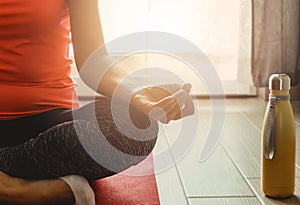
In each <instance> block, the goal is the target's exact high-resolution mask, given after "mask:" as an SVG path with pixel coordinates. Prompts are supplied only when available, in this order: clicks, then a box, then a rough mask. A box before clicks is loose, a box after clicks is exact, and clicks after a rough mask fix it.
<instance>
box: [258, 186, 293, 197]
mask: <svg viewBox="0 0 300 205" xmlns="http://www.w3.org/2000/svg"><path fill="white" fill-rule="evenodd" d="M263 192H264V194H265V195H266V196H267V197H270V198H277V199H278V198H279V199H284V198H289V197H291V196H293V194H294V186H291V187H284V188H274V187H264V188H263Z"/></svg>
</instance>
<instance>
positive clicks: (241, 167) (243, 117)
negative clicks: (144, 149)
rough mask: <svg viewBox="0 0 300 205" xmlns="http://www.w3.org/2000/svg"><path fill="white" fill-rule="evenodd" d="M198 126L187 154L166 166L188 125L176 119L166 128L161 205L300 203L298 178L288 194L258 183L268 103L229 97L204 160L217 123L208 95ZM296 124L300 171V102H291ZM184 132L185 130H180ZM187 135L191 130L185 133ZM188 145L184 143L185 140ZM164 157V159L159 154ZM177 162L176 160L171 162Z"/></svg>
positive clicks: (159, 163) (157, 160)
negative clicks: (280, 196)
mask: <svg viewBox="0 0 300 205" xmlns="http://www.w3.org/2000/svg"><path fill="white" fill-rule="evenodd" d="M197 104H198V106H199V113H198V115H199V120H200V122H199V126H198V130H197V132H196V135H195V136H196V138H195V139H196V141H195V142H194V143H193V144H192V146H191V148H190V149H188V150H187V151H188V153H187V154H186V155H185V156H184V158H183V159H181V160H178V162H177V163H176V165H174V166H171V168H168V169H165V170H163V169H162V168H163V167H168V166H163V165H164V162H165V165H167V162H170V161H171V162H172V161H173V162H174V159H175V158H179V157H178V153H177V150H178V147H177V148H172V149H168V147H170V145H171V147H175V146H173V145H175V144H176V140H177V139H178V138H176V137H177V136H179V131H180V130H181V129H182V127H183V126H186V125H184V123H183V122H180V121H178V122H173V123H171V124H169V125H167V126H165V127H164V129H162V131H161V132H160V136H159V141H158V144H157V147H156V149H155V151H154V164H155V168H156V171H157V174H156V180H157V184H158V188H159V196H160V200H161V204H163V205H169V204H170V205H177V204H178V205H185V204H192V205H197V204H199V205H200V204H203V205H210V204H213V205H218V204H222V205H223V204H224V205H227V204H228V205H235V204H237V205H244V204H245V205H258V204H265V205H269V204H275V205H277V204H293V205H297V204H299V205H300V178H297V179H296V192H295V196H293V197H292V198H289V199H285V200H273V199H270V198H266V197H265V196H264V195H263V193H262V192H261V188H260V177H261V174H260V172H261V170H260V154H261V127H262V122H263V117H264V112H265V107H266V103H265V102H264V101H262V100H259V99H256V98H243V99H228V100H227V101H226V118H225V123H224V129H223V133H222V138H221V140H220V143H219V144H218V146H217V148H216V149H215V151H214V152H213V154H212V155H211V156H210V158H209V159H207V160H206V161H204V162H199V155H200V150H201V149H202V145H203V142H204V141H205V139H206V136H207V133H208V132H209V130H210V129H213V128H214V123H212V108H211V103H210V101H209V100H198V101H197ZM293 109H294V113H295V119H296V127H297V136H298V137H297V156H298V157H297V168H296V175H297V177H300V102H293ZM180 136H181V135H180ZM187 137H188V136H187ZM183 146H184V145H183ZM162 157H164V159H163V160H162V159H161V158H162ZM173 164H174V163H173Z"/></svg>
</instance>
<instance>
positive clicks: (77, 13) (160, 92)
mask: <svg viewBox="0 0 300 205" xmlns="http://www.w3.org/2000/svg"><path fill="white" fill-rule="evenodd" d="M69 7H70V15H71V32H72V41H73V47H74V54H75V61H76V64H77V69H78V71H80V69H81V68H82V66H83V64H84V62H85V61H86V59H87V58H88V57H89V56H90V55H91V54H92V53H93V52H94V51H95V50H96V49H97V48H99V47H102V46H104V37H103V32H102V27H101V22H100V15H99V9H98V0H69ZM102 51H103V53H102V55H100V57H99V58H101V59H99V60H100V61H99V62H102V61H103V62H104V63H103V64H104V65H107V64H109V61H110V57H109V56H108V54H107V52H106V50H105V49H102ZM101 64H102V63H101ZM105 67H106V66H104V67H103V66H101V65H99V66H98V65H96V66H94V67H91V68H88V69H106V68H105ZM84 69H86V68H84ZM99 71H100V72H97V71H95V70H94V71H88V73H89V74H88V75H87V76H81V77H83V78H84V79H83V80H84V81H85V83H86V84H87V85H89V86H90V87H91V88H93V89H94V90H96V91H97V92H98V93H100V94H102V95H105V96H107V97H110V98H111V97H112V95H113V93H114V91H115V89H116V88H117V87H118V86H119V85H120V83H121V81H122V79H124V78H125V77H127V75H128V73H127V72H126V71H125V70H124V69H121V68H120V67H117V66H112V67H111V68H110V69H109V70H107V71H106V72H105V71H101V70H99ZM103 72H105V74H104V75H103V76H102V79H101V81H100V83H99V85H98V84H97V82H96V83H95V82H92V81H97V80H95V78H93V75H95V74H96V75H97V73H103ZM85 73H86V71H85ZM130 84H131V85H128V86H127V85H126V84H122V85H121V86H120V87H122V91H124V92H122V93H123V94H124V97H130V98H131V97H132V98H131V101H130V102H131V104H132V105H134V106H135V107H137V108H138V109H140V110H141V111H142V112H143V113H145V114H147V115H149V114H150V112H151V110H153V108H160V109H156V112H153V113H154V115H155V116H152V117H153V118H155V119H157V120H159V121H161V122H164V123H167V122H169V121H170V120H176V119H179V118H181V117H184V116H187V115H191V114H193V112H194V107H193V103H192V99H191V96H190V95H189V91H190V88H191V86H190V85H189V84H186V85H184V86H180V85H176V84H175V85H168V86H167V87H168V89H165V87H164V86H151V87H148V88H144V89H141V90H139V91H138V92H136V93H134V91H133V90H138V84H139V83H138V82H134V83H133V84H134V85H136V88H135V89H132V83H130ZM170 90H172V92H169V91H170ZM121 98H122V97H121ZM161 109H162V110H164V112H157V111H158V110H161ZM153 113H152V114H153Z"/></svg>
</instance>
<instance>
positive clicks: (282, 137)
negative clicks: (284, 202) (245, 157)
mask: <svg viewBox="0 0 300 205" xmlns="http://www.w3.org/2000/svg"><path fill="white" fill-rule="evenodd" d="M269 89H270V95H269V102H268V106H267V110H266V114H265V119H264V124H263V132H262V191H263V192H264V194H265V195H266V196H269V197H274V198H286V197H289V196H291V195H293V193H294V189H295V150H296V130H295V121H294V115H293V111H292V107H291V103H290V94H289V90H290V78H289V76H288V75H285V74H274V75H271V76H270V79H269Z"/></svg>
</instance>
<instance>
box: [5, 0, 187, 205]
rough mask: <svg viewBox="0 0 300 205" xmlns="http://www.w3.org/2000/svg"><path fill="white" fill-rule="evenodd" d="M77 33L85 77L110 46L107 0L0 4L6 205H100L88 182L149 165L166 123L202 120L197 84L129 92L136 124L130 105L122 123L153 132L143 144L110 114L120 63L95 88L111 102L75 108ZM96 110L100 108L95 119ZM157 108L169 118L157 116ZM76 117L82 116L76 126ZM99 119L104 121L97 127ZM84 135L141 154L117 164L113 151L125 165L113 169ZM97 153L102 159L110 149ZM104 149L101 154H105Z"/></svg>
mask: <svg viewBox="0 0 300 205" xmlns="http://www.w3.org/2000/svg"><path fill="white" fill-rule="evenodd" d="M116 15H117V14H116ZM70 32H71V33H72V43H73V46H74V54H75V60H76V64H77V68H78V70H79V71H80V69H81V68H82V65H83V64H84V62H85V61H86V59H87V58H88V57H89V56H90V55H91V53H92V52H93V51H95V50H96V49H97V48H99V47H100V46H103V45H104V40H103V34H102V28H101V23H100V18H99V13H98V0H89V1H86V0H45V1H40V0H1V1H0V132H1V139H0V147H1V148H0V170H1V171H2V172H0V202H1V204H3V203H8V204H74V202H76V204H78V205H80V204H94V199H93V192H92V190H91V188H90V187H89V184H88V182H87V181H90V180H94V179H99V178H103V177H107V176H110V175H113V174H115V173H118V172H120V171H122V170H124V169H127V168H128V167H130V166H132V165H134V164H136V163H138V162H140V161H141V160H142V159H144V158H145V157H146V156H147V155H148V154H149V153H150V152H151V151H152V149H153V147H154V145H155V142H156V134H157V124H156V121H161V122H163V123H168V122H169V121H170V120H176V119H180V118H182V117H183V115H182V113H183V112H184V113H185V115H190V114H192V113H193V103H192V102H191V97H190V96H189V94H188V93H189V90H190V85H189V84H186V85H184V86H180V85H167V87H168V89H165V88H164V86H152V87H147V88H143V89H140V90H139V91H138V92H133V91H132V90H130V89H127V88H126V84H125V85H122V86H123V87H124V89H123V90H124V96H132V98H131V100H130V119H128V118H126V114H124V113H123V111H122V110H123V109H122V108H117V109H119V110H118V112H117V113H118V114H119V116H118V118H119V119H121V121H122V122H124V124H125V125H126V126H127V124H126V123H131V121H132V122H133V124H134V125H135V126H137V127H139V128H140V129H145V130H147V131H145V132H143V133H144V134H140V132H138V136H137V137H138V138H140V139H141V140H140V141H137V140H132V138H128V137H126V136H125V135H124V134H122V133H121V132H119V131H118V129H117V128H116V125H115V122H114V120H113V117H112V114H111V112H112V111H111V109H110V107H111V106H110V105H111V102H110V99H111V97H112V95H113V92H114V90H115V89H116V88H117V86H118V85H119V84H120V81H121V79H122V78H123V77H124V76H127V73H124V71H123V70H122V69H119V68H118V67H116V66H115V67H112V68H110V69H109V70H108V71H107V72H106V73H105V75H104V76H103V78H102V80H101V82H100V85H99V86H98V87H97V88H95V89H96V91H97V92H99V93H100V94H102V95H103V96H105V97H102V98H100V99H99V100H98V101H96V102H94V103H92V104H89V105H87V106H83V107H82V108H79V107H77V108H75V109H73V108H74V106H73V103H74V102H73V92H74V87H75V85H74V83H73V81H72V79H71V78H70V63H71V62H70V60H69V58H68V46H69V43H70V37H69V36H70V35H69V33H70ZM105 55H106V56H107V54H105ZM107 57H108V56H107ZM99 69H101V68H99ZM85 80H86V81H87V84H89V82H88V81H89V80H88V79H85ZM136 90H138V89H136ZM170 90H171V91H172V92H171V91H170ZM126 92H128V93H126ZM174 93H176V94H175V95H176V96H180V99H181V102H182V105H179V104H180V103H178V102H177V100H176V98H175V97H174ZM75 104H76V103H75ZM91 107H92V108H95V109H94V112H92V113H89V111H90V110H91V109H90V108H91ZM182 107H183V109H181V108H182ZM153 108H161V109H163V110H164V112H160V113H157V112H156V114H155V115H153V116H151V117H150V118H149V117H148V116H149V113H150V111H151V110H152V109H153ZM72 109H73V110H72ZM74 113H75V115H77V116H79V117H78V118H76V120H75V119H74V118H73V115H74ZM91 115H95V116H96V119H95V120H91V117H90V116H91ZM150 125H153V126H152V127H151V129H146V128H148V127H149V126H150ZM97 126H98V127H100V130H101V131H102V133H103V134H102V133H99V130H97ZM129 133H131V134H132V135H135V134H136V133H135V132H130V131H129ZM131 134H130V135H131ZM79 135H80V136H84V137H85V138H84V139H85V140H86V141H88V142H90V143H91V144H93V143H94V142H95V141H97V137H99V136H102V135H104V137H105V138H106V139H107V140H108V141H109V142H110V144H111V145H113V146H114V147H115V148H117V149H119V150H121V151H122V152H124V153H127V154H128V155H129V156H141V157H140V158H138V159H137V158H135V157H132V159H131V158H130V159H126V160H124V159H114V160H111V161H109V158H110V157H111V153H109V152H108V153H106V154H104V155H103V158H104V159H105V160H108V162H109V163H112V164H113V163H115V164H116V167H117V170H110V169H108V168H106V167H105V166H101V165H100V164H99V163H97V162H95V160H94V159H93V158H92V157H91V156H90V154H89V153H87V152H86V151H85V149H84V148H83V146H82V145H81V143H80V139H79ZM149 136H150V138H149ZM130 137H131V136H130ZM135 139H136V138H135ZM143 139H150V140H143ZM96 146H98V150H102V152H101V153H102V154H103V150H105V149H106V148H107V147H105V146H103V145H102V144H99V145H98V144H97V145H96ZM95 152H96V153H94V154H96V155H97V154H98V155H99V153H97V149H96V151H95ZM101 156H102V155H101Z"/></svg>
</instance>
